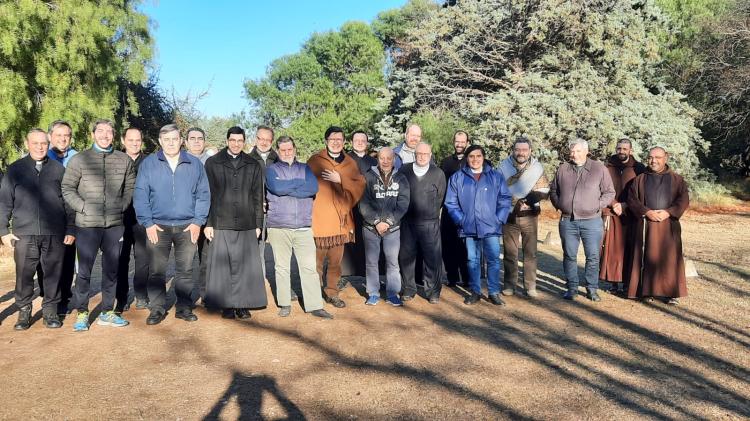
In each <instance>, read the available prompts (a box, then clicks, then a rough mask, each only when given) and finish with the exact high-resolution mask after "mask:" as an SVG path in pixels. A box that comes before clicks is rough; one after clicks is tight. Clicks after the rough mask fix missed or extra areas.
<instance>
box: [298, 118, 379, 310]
mask: <svg viewBox="0 0 750 421" xmlns="http://www.w3.org/2000/svg"><path fill="white" fill-rule="evenodd" d="M325 142H326V147H325V149H323V150H321V151H320V152H318V153H316V154H314V155H313V156H312V157H310V159H309V160H308V161H307V165H308V166H309V167H310V169H311V170H312V172H313V174H315V177H317V178H318V193H317V194H316V196H315V200H314V201H313V215H312V229H313V235H314V239H315V247H316V257H317V259H316V263H317V269H318V275H319V276H320V279H321V282H323V281H325V282H324V285H325V287H324V292H325V296H326V300H327V301H328V302H329V303H331V304H333V306H334V307H337V308H342V307H346V303H345V302H344V300H342V299H341V298H339V286H338V285H339V281H340V279H341V259H342V257H343V255H344V245H345V244H347V243H350V242H352V241H354V239H355V237H354V217H353V216H352V208H353V207H354V206H356V205H357V202H359V199H360V198H361V197H362V193H363V191H364V189H365V179H364V177H363V176H362V174H361V173H360V172H359V167H358V166H357V163H356V162H355V161H354V160H353V159H352V158H351V157H350V156H348V155H347V154H346V153H345V152H344V129H342V128H340V127H336V126H331V127H329V128H328V129H327V130H326V132H325ZM326 261H328V265H327V269H326V271H324V270H323V268H324V267H326V266H325V265H324V263H325V262H326Z"/></svg>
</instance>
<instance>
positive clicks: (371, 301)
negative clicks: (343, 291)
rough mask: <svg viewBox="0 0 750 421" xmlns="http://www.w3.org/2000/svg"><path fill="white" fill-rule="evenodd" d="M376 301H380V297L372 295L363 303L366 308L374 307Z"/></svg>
mask: <svg viewBox="0 0 750 421" xmlns="http://www.w3.org/2000/svg"><path fill="white" fill-rule="evenodd" d="M378 301H380V296H378V295H375V294H373V295H370V298H368V299H367V301H365V304H367V305H368V306H374V305H375V304H377V303H378Z"/></svg>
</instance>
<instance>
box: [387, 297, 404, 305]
mask: <svg viewBox="0 0 750 421" xmlns="http://www.w3.org/2000/svg"><path fill="white" fill-rule="evenodd" d="M386 301H387V302H388V304H390V305H392V306H394V307H401V306H402V305H404V303H403V302H402V301H401V299H400V298H398V295H391V296H390V297H388V299H387V300H386Z"/></svg>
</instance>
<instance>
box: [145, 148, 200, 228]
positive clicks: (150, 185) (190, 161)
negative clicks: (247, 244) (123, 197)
mask: <svg viewBox="0 0 750 421" xmlns="http://www.w3.org/2000/svg"><path fill="white" fill-rule="evenodd" d="M210 206H211V194H210V193H209V187H208V178H207V177H206V170H205V169H204V168H203V164H201V161H200V160H199V159H198V158H196V157H194V156H192V155H190V154H188V153H187V152H185V151H180V159H179V161H178V163H177V168H176V169H175V172H174V173H173V172H172V169H171V168H169V163H168V162H167V159H166V157H165V156H164V152H163V151H159V152H157V153H155V154H151V155H149V156H148V157H146V158H145V159H144V160H143V162H142V163H141V164H140V166H139V167H138V177H137V178H136V182H135V193H134V195H133V207H134V208H135V214H136V216H137V217H138V223H139V224H141V225H143V226H144V227H145V228H149V227H150V226H152V225H154V224H157V225H166V226H177V225H187V224H196V225H204V224H205V223H206V218H207V217H208V209H209V207H210Z"/></svg>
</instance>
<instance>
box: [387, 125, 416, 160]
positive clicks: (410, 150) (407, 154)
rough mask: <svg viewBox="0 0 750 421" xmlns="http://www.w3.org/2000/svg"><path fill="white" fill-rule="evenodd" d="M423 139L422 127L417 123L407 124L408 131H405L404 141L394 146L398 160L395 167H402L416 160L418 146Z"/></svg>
mask: <svg viewBox="0 0 750 421" xmlns="http://www.w3.org/2000/svg"><path fill="white" fill-rule="evenodd" d="M421 141H422V128H421V127H419V126H418V125H416V124H409V125H408V126H406V132H405V133H404V142H403V143H401V144H400V145H398V146H396V147H395V148H393V153H394V154H395V155H396V158H395V159H396V161H395V163H394V167H395V168H396V169H399V168H401V166H402V165H404V164H409V163H412V162H414V160H415V159H416V155H415V153H416V148H417V144H418V143H419V142H421Z"/></svg>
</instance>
